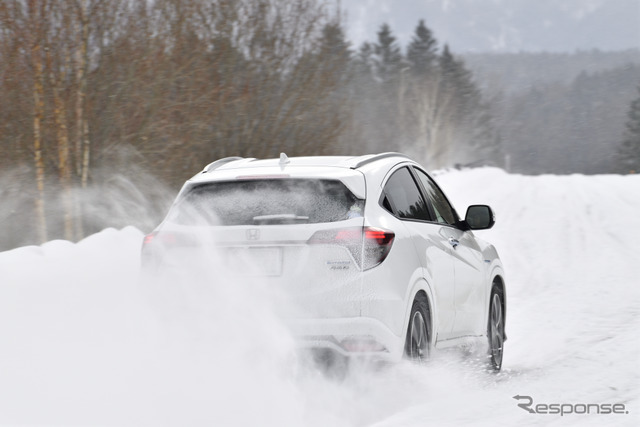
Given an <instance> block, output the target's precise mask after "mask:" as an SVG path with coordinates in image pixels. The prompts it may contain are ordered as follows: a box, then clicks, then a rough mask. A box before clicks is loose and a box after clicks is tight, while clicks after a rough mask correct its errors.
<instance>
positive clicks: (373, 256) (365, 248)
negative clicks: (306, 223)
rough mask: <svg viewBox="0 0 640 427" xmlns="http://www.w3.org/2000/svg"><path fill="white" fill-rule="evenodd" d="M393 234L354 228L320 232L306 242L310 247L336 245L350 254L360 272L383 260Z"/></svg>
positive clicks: (378, 230) (391, 241)
mask: <svg viewBox="0 0 640 427" xmlns="http://www.w3.org/2000/svg"><path fill="white" fill-rule="evenodd" d="M394 237H395V234H394V233H393V232H392V231H388V230H383V229H380V228H374V227H354V228H342V229H337V230H322V231H318V232H316V233H314V235H313V236H311V238H310V239H309V240H308V242H307V243H308V244H311V245H338V246H343V247H345V248H347V249H348V250H349V252H351V255H352V256H353V259H354V260H355V261H356V263H357V264H358V266H359V267H360V268H361V269H362V270H369V269H370V268H373V267H375V266H377V265H379V264H380V263H382V261H384V260H385V258H386V257H387V255H389V251H390V250H391V245H393V239H394Z"/></svg>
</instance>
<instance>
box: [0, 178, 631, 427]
mask: <svg viewBox="0 0 640 427" xmlns="http://www.w3.org/2000/svg"><path fill="white" fill-rule="evenodd" d="M438 180H439V182H440V183H441V185H442V186H443V188H444V190H445V192H447V194H448V195H449V197H450V198H451V199H452V201H453V203H454V204H455V205H456V206H457V207H458V209H459V210H460V211H461V212H460V213H461V214H464V212H462V210H463V209H464V208H466V206H467V205H468V204H472V203H488V204H490V205H492V206H493V207H494V209H495V210H496V212H497V216H498V217H497V223H496V226H495V227H494V229H492V230H488V231H484V232H478V234H479V235H480V236H481V237H482V238H485V239H487V240H489V241H491V242H492V243H494V244H495V245H496V246H497V248H498V250H499V251H500V254H501V257H502V259H503V261H504V264H505V267H506V270H507V285H508V302H509V307H508V314H507V316H508V318H507V332H508V336H509V339H508V341H507V343H506V350H505V359H504V367H503V371H502V372H501V373H500V374H498V375H494V374H489V373H486V372H484V371H482V370H481V369H479V368H478V366H476V364H475V363H474V362H473V359H469V358H465V357H464V355H463V354H462V352H458V351H453V352H446V353H445V352H440V353H437V354H436V355H435V357H434V360H433V361H432V362H431V363H429V364H428V365H427V366H413V365H410V364H400V365H398V366H392V367H387V368H383V369H371V368H368V367H355V368H354V369H353V370H352V371H351V372H350V374H349V375H348V376H347V378H345V379H344V380H342V381H337V380H335V379H329V378H326V377H325V376H323V375H322V374H320V373H318V372H316V371H315V370H314V369H312V368H309V367H307V366H305V365H304V364H302V363H301V361H300V360H299V359H298V358H297V357H296V355H295V352H293V348H294V343H293V341H292V340H291V338H290V337H289V336H288V334H287V332H286V329H285V328H284V327H283V326H281V325H280V323H279V322H278V320H277V318H276V317H275V316H274V315H272V314H271V310H270V309H269V298H268V293H267V290H265V289H264V288H258V289H257V291H259V292H262V294H261V298H255V297H252V295H253V294H254V292H256V288H253V289H251V290H249V289H247V287H246V286H244V285H242V286H241V284H238V283H235V282H233V281H231V280H222V279H221V280H219V285H220V286H215V287H210V286H205V284H204V283H203V281H200V280H197V279H198V278H195V279H194V280H192V281H189V282H188V283H181V284H177V285H178V286H179V287H178V289H177V291H178V293H184V294H185V295H188V298H182V299H180V305H176V306H175V307H173V312H172V313H173V314H172V315H171V316H164V315H163V314H162V313H161V312H159V311H158V310H157V307H156V306H153V305H152V304H150V298H149V295H148V293H145V292H142V291H141V287H140V286H139V283H138V263H139V249H140V243H141V239H142V232H140V231H139V230H137V229H135V228H133V227H129V228H125V229H123V230H119V231H117V230H113V229H108V230H104V231H103V232H101V233H98V234H95V235H93V236H90V237H88V238H87V239H85V240H83V241H82V242H80V243H78V244H72V243H69V242H64V241H52V242H49V243H46V244H44V245H42V246H40V247H24V248H19V249H15V250H12V251H7V252H3V253H0V425H116V426H119V425H139V426H140V425H142V426H147V425H149V426H161V425H176V426H200V425H219V426H223V425H224V426H227V425H269V426H329V425H330V426H360V425H375V426H422V425H492V426H493V425H508V426H511V425H529V424H536V425H548V424H550V425H630V426H631V425H640V333H639V332H638V330H639V329H640V225H639V224H638V223H637V222H636V221H637V220H638V218H640V216H639V214H638V213H639V212H640V176H624V177H623V176H612V175H611V176H589V177H586V176H579V175H572V176H538V177H527V176H520V175H509V174H506V173H505V172H503V171H501V170H498V169H492V168H484V169H476V170H468V171H452V172H447V173H443V174H440V175H439V176H438ZM251 286H256V285H255V284H252V285H251ZM176 309H177V310H178V313H180V310H183V311H182V313H183V314H184V315H183V316H180V315H178V316H176V315H175V314H176V311H175V310H176ZM516 395H520V396H530V397H531V398H532V399H533V400H534V405H535V404H565V405H568V404H624V405H625V408H624V411H625V412H628V413H625V414H608V415H605V414H599V415H598V414H594V413H591V414H588V415H582V414H565V415H564V416H560V415H556V414H553V415H550V414H547V415H544V414H531V413H528V412H527V411H525V410H524V409H522V408H520V407H518V406H517V404H518V403H522V402H523V401H522V400H521V401H516V400H515V399H514V398H513V396H516ZM565 408H566V409H565V410H568V408H569V407H568V406H567V407H565ZM581 409H582V407H580V406H578V407H576V410H578V411H579V410H581ZM590 411H591V412H594V407H593V406H591V409H590Z"/></svg>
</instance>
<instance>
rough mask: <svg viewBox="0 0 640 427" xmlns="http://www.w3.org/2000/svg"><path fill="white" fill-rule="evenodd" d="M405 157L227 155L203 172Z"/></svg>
mask: <svg viewBox="0 0 640 427" xmlns="http://www.w3.org/2000/svg"><path fill="white" fill-rule="evenodd" d="M392 158H397V159H404V160H410V159H409V158H408V157H407V156H405V155H404V154H400V153H380V154H366V155H363V156H307V157H288V156H287V155H286V154H285V153H281V154H280V157H279V158H274V159H256V158H243V157H225V158H223V159H219V160H216V161H214V162H212V163H209V164H208V165H207V166H205V168H204V169H203V170H202V172H201V173H210V172H212V171H214V170H219V171H222V170H231V169H245V168H273V167H281V168H285V167H296V166H303V167H304V166H325V167H341V168H348V169H359V168H361V167H363V166H365V165H367V164H369V163H372V162H375V161H379V160H383V159H392Z"/></svg>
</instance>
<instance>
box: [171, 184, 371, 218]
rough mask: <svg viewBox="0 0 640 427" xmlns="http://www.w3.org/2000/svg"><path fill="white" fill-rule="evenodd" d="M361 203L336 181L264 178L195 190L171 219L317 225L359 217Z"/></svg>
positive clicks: (362, 201) (207, 186)
mask: <svg viewBox="0 0 640 427" xmlns="http://www.w3.org/2000/svg"><path fill="white" fill-rule="evenodd" d="M363 208H364V200H362V199H358V198H356V197H355V196H354V195H353V193H351V191H349V189H348V188H347V187H346V186H345V185H344V184H343V183H342V182H340V181H338V180H323V179H266V180H237V181H224V182H214V183H209V184H202V185H199V186H197V187H194V188H193V189H192V190H191V191H189V192H188V193H187V194H186V195H185V196H184V197H183V199H182V201H180V202H179V204H178V205H177V207H176V212H175V215H174V216H173V217H170V220H172V221H174V222H177V223H180V224H202V223H205V224H212V225H269V224H316V223H322V222H335V221H341V220H345V219H350V218H356V217H360V216H362V212H363Z"/></svg>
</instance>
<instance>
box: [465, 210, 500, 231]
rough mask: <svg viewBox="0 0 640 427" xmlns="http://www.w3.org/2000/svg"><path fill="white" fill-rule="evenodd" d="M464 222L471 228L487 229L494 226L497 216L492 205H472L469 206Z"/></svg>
mask: <svg viewBox="0 0 640 427" xmlns="http://www.w3.org/2000/svg"><path fill="white" fill-rule="evenodd" d="M464 222H466V223H467V225H468V226H469V228H470V229H471V230H486V229H489V228H491V227H493V224H495V222H496V217H495V215H494V213H493V210H492V209H491V207H489V206H487V205H471V206H469V207H468V208H467V214H466V215H465V217H464Z"/></svg>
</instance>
